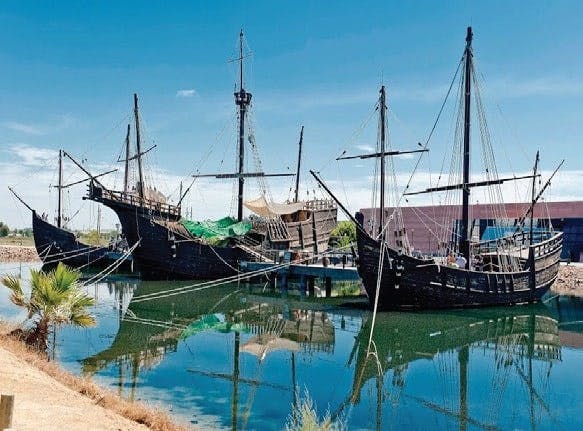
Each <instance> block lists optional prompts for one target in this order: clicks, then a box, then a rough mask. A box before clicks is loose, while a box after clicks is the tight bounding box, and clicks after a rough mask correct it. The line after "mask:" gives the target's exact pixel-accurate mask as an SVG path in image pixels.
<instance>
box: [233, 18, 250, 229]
mask: <svg viewBox="0 0 583 431" xmlns="http://www.w3.org/2000/svg"><path fill="white" fill-rule="evenodd" d="M250 103H251V93H247V92H246V91H245V89H244V88H243V30H242V29H241V33H239V91H238V92H236V93H235V104H236V105H237V106H238V107H239V172H238V173H239V194H238V196H237V220H238V221H241V220H243V188H244V185H245V178H244V177H243V169H244V163H243V162H244V161H245V113H246V112H247V106H248V105H249V104H250Z"/></svg>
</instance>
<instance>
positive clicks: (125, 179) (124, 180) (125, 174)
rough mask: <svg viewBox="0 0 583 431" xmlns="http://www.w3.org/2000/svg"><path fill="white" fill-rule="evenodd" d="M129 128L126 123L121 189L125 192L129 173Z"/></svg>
mask: <svg viewBox="0 0 583 431" xmlns="http://www.w3.org/2000/svg"><path fill="white" fill-rule="evenodd" d="M130 128H131V126H130V125H129V124H128V133H127V134H126V164H125V170H124V176H123V191H124V192H125V193H127V192H128V180H129V175H130V169H129V168H130Z"/></svg>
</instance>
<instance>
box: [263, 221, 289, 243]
mask: <svg viewBox="0 0 583 431" xmlns="http://www.w3.org/2000/svg"><path fill="white" fill-rule="evenodd" d="M267 231H268V233H269V239H270V241H272V242H282V241H289V240H290V236H289V231H288V230H287V226H286V225H285V223H284V222H283V221H281V219H280V218H274V219H271V220H269V221H268V222H267Z"/></svg>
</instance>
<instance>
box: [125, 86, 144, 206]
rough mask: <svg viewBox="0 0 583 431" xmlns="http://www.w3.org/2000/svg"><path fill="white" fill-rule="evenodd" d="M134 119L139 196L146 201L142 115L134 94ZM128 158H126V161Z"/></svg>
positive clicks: (136, 96)
mask: <svg viewBox="0 0 583 431" xmlns="http://www.w3.org/2000/svg"><path fill="white" fill-rule="evenodd" d="M134 117H135V119H136V149H137V152H138V154H137V156H138V173H139V176H140V184H139V186H138V194H139V196H140V198H142V199H144V174H143V172H142V148H141V147H142V143H141V142H140V115H139V112H138V95H137V94H136V93H134ZM127 159H128V158H127V157H126V160H127Z"/></svg>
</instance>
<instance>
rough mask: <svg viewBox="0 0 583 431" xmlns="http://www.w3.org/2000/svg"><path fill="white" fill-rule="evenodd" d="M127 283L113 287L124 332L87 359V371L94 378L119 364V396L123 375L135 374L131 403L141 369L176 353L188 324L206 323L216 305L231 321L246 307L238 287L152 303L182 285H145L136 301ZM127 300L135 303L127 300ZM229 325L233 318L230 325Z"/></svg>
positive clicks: (85, 369) (207, 290)
mask: <svg viewBox="0 0 583 431" xmlns="http://www.w3.org/2000/svg"><path fill="white" fill-rule="evenodd" d="M126 284H128V283H120V282H116V283H115V284H113V285H112V286H110V288H113V289H114V291H115V296H116V302H117V303H118V316H119V329H118V332H117V334H116V336H115V338H114V340H113V343H112V344H111V346H109V348H107V349H105V350H103V351H101V352H99V353H97V354H95V355H93V356H91V357H88V358H86V359H84V360H83V361H82V370H83V372H84V373H87V374H95V373H97V372H99V371H100V370H102V369H104V368H106V367H108V366H109V365H111V364H116V365H117V366H118V368H119V391H120V393H121V391H122V388H123V385H124V372H125V373H126V374H127V373H131V380H132V383H131V388H132V391H131V394H130V399H133V396H134V392H135V387H136V384H137V377H138V374H139V371H140V369H148V368H152V367H154V366H156V365H157V364H159V363H160V362H161V361H162V359H163V358H164V356H165V355H166V354H167V353H170V352H175V351H176V350H177V345H178V342H179V340H180V337H181V335H182V334H183V332H184V331H185V330H187V328H188V327H189V325H191V324H192V323H193V322H197V321H202V320H203V319H204V316H206V315H207V314H209V313H213V312H216V309H217V307H220V311H221V312H222V313H225V315H226V316H227V320H229V317H228V316H231V315H233V313H234V312H235V311H237V310H240V309H241V308H242V307H243V305H244V304H241V302H240V300H239V298H238V297H237V296H236V294H234V292H236V289H233V286H225V287H216V288H212V289H205V290H204V291H202V292H201V291H194V292H192V291H190V292H186V293H183V294H181V295H177V296H165V297H159V296H158V297H156V298H155V300H152V301H149V300H146V299H148V298H151V296H149V295H158V294H159V293H160V292H161V291H167V290H169V289H170V290H171V289H173V288H177V287H180V286H182V285H183V283H182V284H181V283H177V282H174V283H173V282H166V283H159V282H146V281H142V282H140V283H139V285H138V287H137V289H136V290H135V291H134V292H133V297H132V296H131V292H129V291H128V289H127V288H126V287H124V286H126ZM132 284H133V283H129V285H132ZM133 285H134V286H135V284H133ZM128 298H131V300H129V301H128ZM230 323H231V320H229V321H227V322H226V325H229V324H230ZM126 370H127V372H126Z"/></svg>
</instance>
